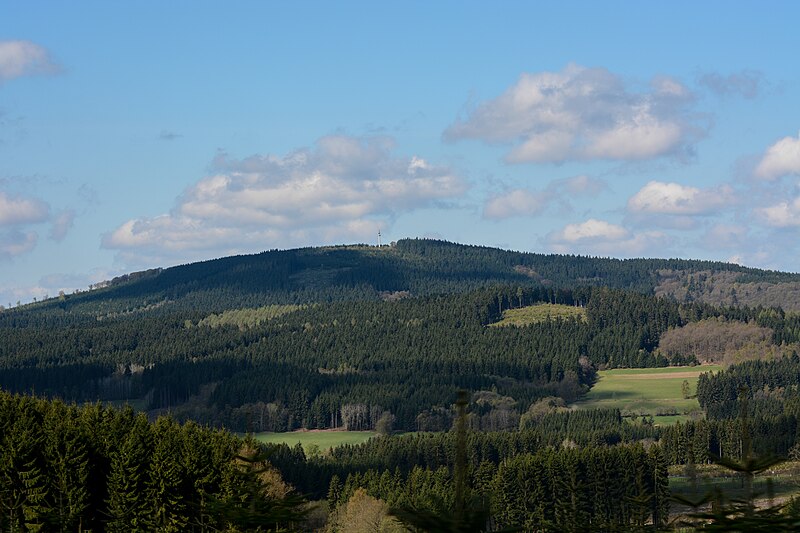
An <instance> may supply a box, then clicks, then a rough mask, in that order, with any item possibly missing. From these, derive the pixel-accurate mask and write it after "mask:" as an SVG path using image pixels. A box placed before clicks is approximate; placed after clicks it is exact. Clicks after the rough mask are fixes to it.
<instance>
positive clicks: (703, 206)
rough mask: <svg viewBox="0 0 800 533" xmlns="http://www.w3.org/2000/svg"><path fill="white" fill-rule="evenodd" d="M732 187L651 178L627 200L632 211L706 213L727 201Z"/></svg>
mask: <svg viewBox="0 0 800 533" xmlns="http://www.w3.org/2000/svg"><path fill="white" fill-rule="evenodd" d="M733 201H734V191H733V188H732V187H730V186H729V185H723V186H720V187H716V188H712V189H698V188H697V187H691V186H687V185H681V184H679V183H665V182H662V181H651V182H649V183H647V185H645V186H644V187H642V188H641V189H640V190H639V192H637V193H636V194H634V195H633V196H632V197H631V198H630V199H629V200H628V211H629V212H631V213H635V214H659V215H709V214H712V213H715V212H717V211H719V210H720V209H721V208H724V207H726V206H728V205H730V204H731V203H732V202H733Z"/></svg>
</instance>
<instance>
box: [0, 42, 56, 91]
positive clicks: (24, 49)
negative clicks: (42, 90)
mask: <svg viewBox="0 0 800 533" xmlns="http://www.w3.org/2000/svg"><path fill="white" fill-rule="evenodd" d="M59 70H60V69H59V67H58V65H57V64H56V63H55V62H53V60H52V59H51V58H50V55H49V54H48V52H47V50H46V49H44V48H43V47H41V46H39V45H38V44H35V43H32V42H30V41H0V83H2V82H3V81H7V80H13V79H14V78H19V77H22V76H30V75H34V74H54V73H57V72H58V71H59Z"/></svg>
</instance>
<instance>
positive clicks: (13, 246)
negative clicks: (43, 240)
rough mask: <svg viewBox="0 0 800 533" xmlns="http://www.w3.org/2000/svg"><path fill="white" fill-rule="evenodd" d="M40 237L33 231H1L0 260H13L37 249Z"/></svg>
mask: <svg viewBox="0 0 800 533" xmlns="http://www.w3.org/2000/svg"><path fill="white" fill-rule="evenodd" d="M38 239H39V237H38V235H37V234H36V232H33V231H20V230H18V229H12V230H9V231H0V259H11V258H12V257H16V256H18V255H22V254H24V253H27V252H30V251H31V250H33V249H34V248H35V247H36V242H37V241H38Z"/></svg>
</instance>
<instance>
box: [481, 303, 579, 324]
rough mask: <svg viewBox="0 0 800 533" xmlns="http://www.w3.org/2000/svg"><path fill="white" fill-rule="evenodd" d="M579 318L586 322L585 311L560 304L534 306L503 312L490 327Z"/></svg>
mask: <svg viewBox="0 0 800 533" xmlns="http://www.w3.org/2000/svg"><path fill="white" fill-rule="evenodd" d="M572 317H576V318H580V319H582V320H586V309H584V308H583V307H574V306H571V305H561V304H536V305H531V306H528V307H520V308H519V309H508V310H506V311H503V318H502V319H501V320H500V321H498V322H495V323H494V324H490V325H491V326H526V325H528V324H536V323H537V322H544V321H545V320H552V319H554V318H572Z"/></svg>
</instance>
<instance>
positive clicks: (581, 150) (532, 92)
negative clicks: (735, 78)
mask: <svg viewBox="0 0 800 533" xmlns="http://www.w3.org/2000/svg"><path fill="white" fill-rule="evenodd" d="M692 102H693V96H692V94H691V92H690V91H689V90H688V89H687V88H686V87H685V86H684V85H683V84H681V83H680V82H678V81H677V80H674V79H672V78H667V77H660V78H656V79H655V80H653V81H652V83H651V86H650V88H649V89H648V90H645V91H642V92H635V91H632V90H630V89H629V88H627V87H626V86H625V84H624V83H623V81H622V80H621V79H620V77H619V76H617V75H615V74H613V73H611V72H609V71H608V70H606V69H602V68H585V67H581V66H577V65H569V66H567V67H566V68H564V69H563V70H562V71H561V72H540V73H534V74H528V73H526V74H522V76H520V78H519V80H518V81H517V83H515V84H514V85H512V86H511V87H509V88H508V89H507V90H506V91H505V92H504V93H503V94H501V95H500V96H498V97H497V98H495V99H493V100H489V101H487V102H484V103H482V104H480V105H479V106H477V108H476V109H474V110H473V111H472V112H471V113H469V114H468V116H467V117H466V118H465V119H463V120H457V121H456V122H455V123H454V124H452V125H451V126H450V127H449V128H447V130H446V131H445V132H444V138H445V139H446V140H451V141H454V140H461V139H479V140H482V141H485V142H488V143H505V144H511V145H512V146H513V148H512V149H511V151H510V152H509V154H508V155H507V156H506V159H507V160H508V161H510V162H515V163H521V162H563V161H567V160H589V159H615V160H642V159H651V158H655V157H661V156H678V157H684V156H686V155H687V154H691V153H692V152H693V144H694V141H695V140H696V139H697V138H698V137H699V136H702V134H703V133H704V132H703V128H702V127H701V126H699V125H698V124H697V120H696V117H693V116H692V115H691V114H690V113H689V107H690V105H691V103H692Z"/></svg>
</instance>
